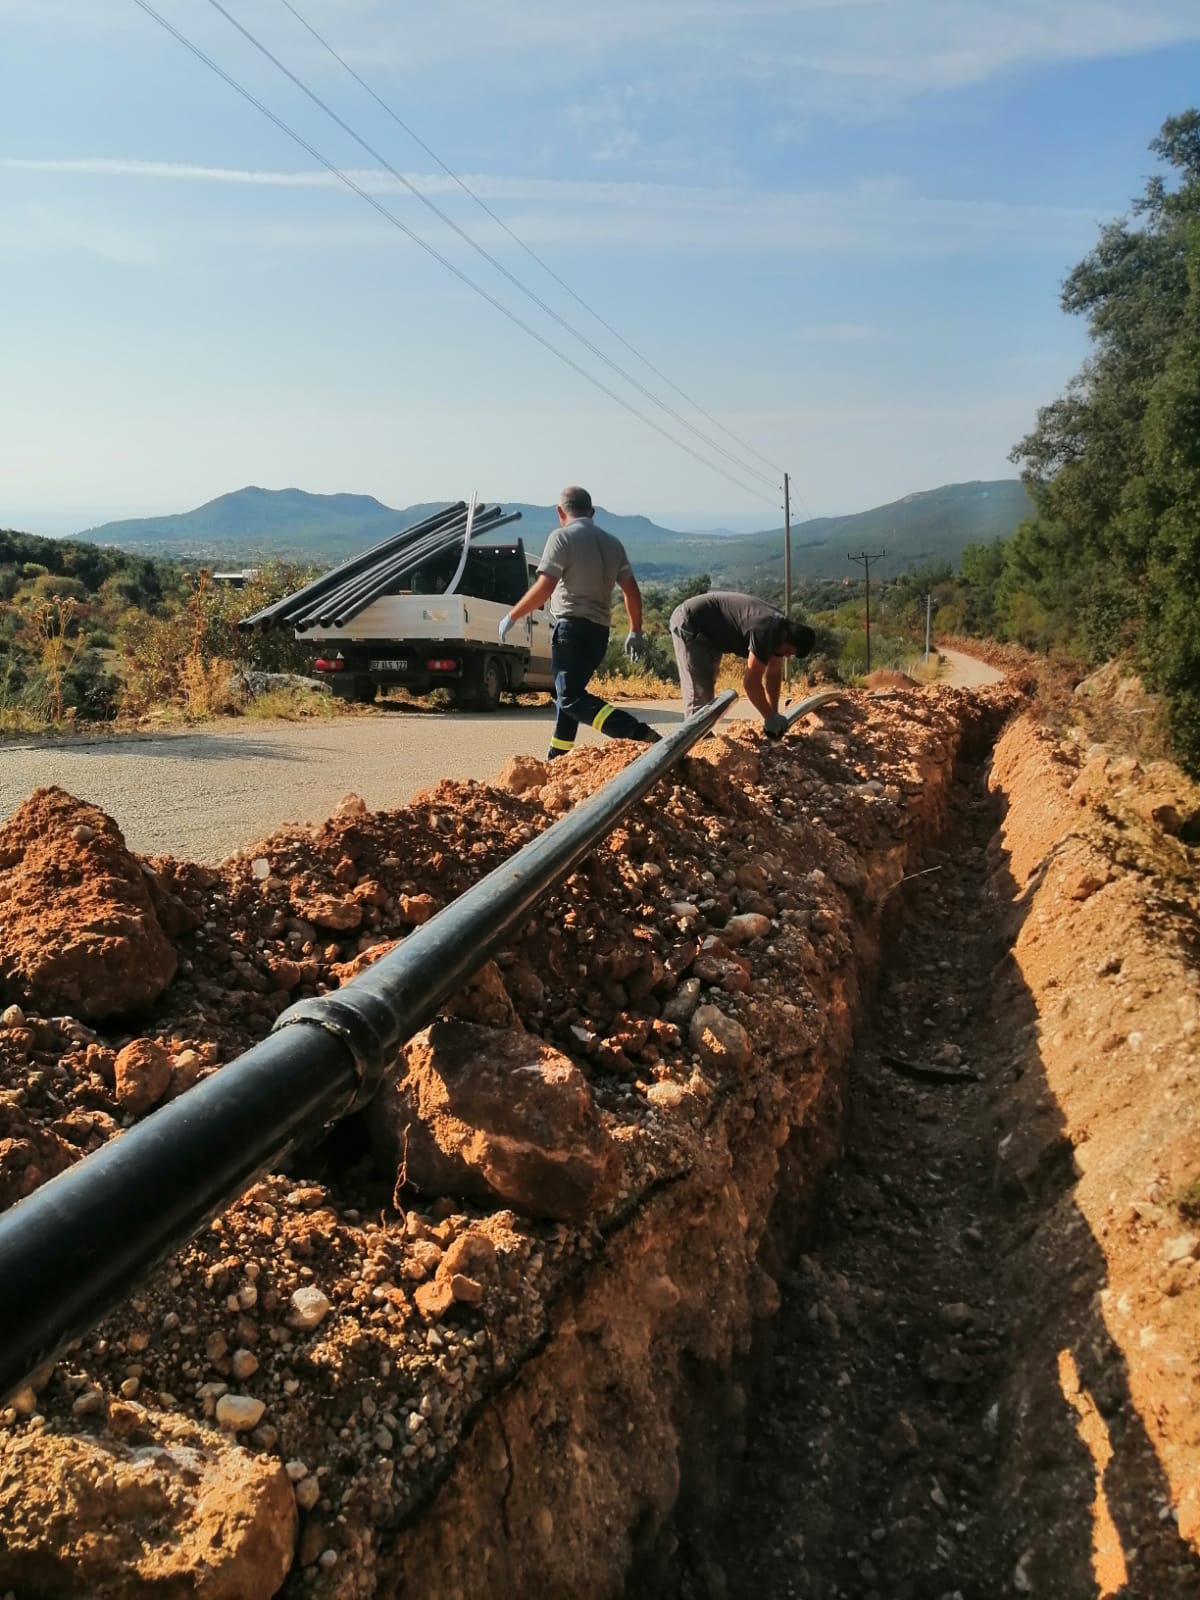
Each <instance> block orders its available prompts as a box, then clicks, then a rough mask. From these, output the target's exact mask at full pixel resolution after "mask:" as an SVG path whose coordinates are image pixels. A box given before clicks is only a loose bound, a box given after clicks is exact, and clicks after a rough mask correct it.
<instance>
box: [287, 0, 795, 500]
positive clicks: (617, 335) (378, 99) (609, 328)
mask: <svg viewBox="0 0 1200 1600" xmlns="http://www.w3.org/2000/svg"><path fill="white" fill-rule="evenodd" d="M279 3H280V4H281V5H282V6H284V7H285V8H286V9H287V10H288V11H290V12H291V14H292V16H293V17H295V19H296V21H297V22H298V23H299V24H300V26H301V27H302V28H306V29H307V30H308V32H309V33H310V34H312V36H313V38H314V39H315V40H316V41H317V43H318V44H319V45H321V46H323V48H324V49H326V50H328V52H329V54H330V55H331V56H332V57H333V59H334V60H335V61H336V62H337V63H338V65H339V66H341V67H343V68H344V69H345V70H346V71H347V72H348V73H349V74H350V76H351V77H352V78H353V79H354V81H355V83H357V84H358V85H359V86H360V87H361V88H362V89H364V90H365V91H366V93H367V94H369V95H370V96H371V99H372V100H374V102H375V104H376V105H377V106H379V107H380V109H381V110H383V111H385V112H386V113H387V115H388V116H389V117H391V119H392V121H393V122H394V123H395V124H396V126H397V127H399V128H403V130H404V132H405V133H406V134H407V135H408V136H409V138H410V139H411V140H412V141H413V143H414V144H416V145H419V146H420V148H421V149H422V150H424V152H425V154H426V155H427V156H428V157H429V159H430V160H431V161H434V162H436V163H437V165H438V166H439V167H441V169H442V171H443V172H444V173H445V174H446V176H447V177H448V178H450V179H451V180H452V181H453V182H454V183H456V184H457V185H458V187H459V188H460V189H461V190H462V192H463V193H464V194H465V195H467V196H468V197H469V198H470V199H472V200H474V202H475V204H476V205H477V206H479V208H480V209H481V210H482V211H483V212H484V213H485V214H486V215H487V216H489V217H490V218H491V220H492V221H493V222H494V223H495V224H496V226H497V227H498V228H502V229H503V230H504V232H505V233H506V234H507V235H508V237H509V238H510V239H511V240H512V241H513V243H514V244H515V245H517V246H519V248H520V249H522V250H524V252H525V254H526V255H527V256H528V257H529V258H530V260H531V261H535V262H536V263H537V265H538V266H539V267H541V269H542V271H543V272H544V273H546V275H547V276H548V277H550V278H553V279H554V281H555V283H556V284H558V286H559V288H560V289H562V290H563V291H564V292H565V293H566V294H569V295H570V297H571V299H572V300H574V301H575V303H576V305H580V306H582V307H583V309H584V310H585V311H586V312H587V313H588V315H589V316H591V317H594V318H595V320H596V321H597V322H598V323H599V324H600V326H601V327H602V328H603V329H604V330H605V332H607V333H611V334H612V336H613V338H614V339H616V340H617V342H618V343H619V344H623V345H624V346H625V348H626V350H628V351H629V352H630V354H631V355H635V356H636V357H637V358H638V360H639V361H640V362H641V363H642V365H643V366H644V367H646V368H648V370H649V371H651V372H652V373H653V374H654V376H655V377H656V378H660V379H661V380H662V382H663V383H665V384H666V385H667V387H668V389H673V390H674V391H675V393H676V394H677V395H678V396H679V398H680V399H681V400H686V401H687V403H688V405H690V406H691V407H692V408H693V410H695V411H698V412H699V413H700V415H701V416H702V417H706V418H707V419H708V421H709V422H711V423H712V425H713V427H714V428H719V429H720V430H721V432H722V433H723V434H725V436H726V437H727V438H729V439H732V440H733V442H734V443H735V444H738V445H740V446H741V447H742V449H743V450H748V451H749V452H750V454H751V455H752V456H756V457H757V458H758V460H759V461H761V462H762V463H763V465H764V466H767V467H770V468H771V470H772V472H774V473H775V474H776V476H781V475H782V472H783V469H782V468H781V467H777V466H776V465H775V463H774V462H773V461H771V460H770V459H769V458H768V457H767V456H764V455H763V454H762V452H761V451H759V450H756V449H755V448H754V446H753V445H752V444H750V443H748V442H747V441H746V440H745V439H743V438H741V437H740V436H739V435H738V434H736V433H734V431H733V430H732V428H727V427H726V426H725V424H724V423H723V422H721V421H720V420H719V419H718V418H717V417H714V416H713V415H712V413H711V412H710V411H706V410H705V409H704V407H703V406H702V405H701V404H700V402H699V401H698V400H693V399H692V397H691V396H690V395H689V394H687V393H686V392H685V391H684V390H683V389H681V388H680V387H679V385H678V384H677V383H673V382H672V381H671V379H670V378H669V377H668V376H667V374H666V373H665V372H663V371H662V370H661V369H660V368H659V367H656V366H655V365H654V363H653V361H651V360H650V359H649V357H648V356H645V355H643V354H642V352H641V351H640V350H639V349H638V348H637V346H636V345H634V344H631V343H630V342H629V340H628V339H626V338H625V336H624V334H622V333H621V332H620V331H619V330H618V329H617V328H614V327H613V325H612V323H611V322H606V321H605V319H604V318H603V317H602V316H601V315H600V313H599V312H598V311H597V310H596V308H595V306H593V305H589V304H588V302H587V301H586V300H585V299H584V298H583V296H582V295H581V294H577V293H576V291H575V290H574V289H572V287H571V285H570V284H569V283H568V282H567V281H566V280H565V279H564V278H562V277H560V276H559V274H558V273H557V272H555V270H554V268H553V267H552V266H551V265H550V263H549V262H548V261H545V260H543V258H542V257H541V256H540V255H538V253H537V251H536V250H534V249H533V248H532V246H531V245H528V244H526V242H525V240H524V239H522V238H521V236H520V234H519V233H517V232H515V230H514V229H512V228H510V227H509V225H508V223H507V222H505V220H504V218H503V217H502V216H500V215H499V213H498V212H496V211H493V209H492V208H491V206H489V205H488V203H487V201H486V200H485V199H484V198H483V197H482V195H478V194H476V192H475V190H474V189H472V188H471V186H470V184H469V183H467V182H466V180H465V179H464V178H461V177H459V175H458V173H457V172H455V171H454V169H453V168H452V167H450V166H448V165H447V164H446V162H444V161H443V160H442V158H441V156H439V155H438V153H437V151H436V150H433V149H431V148H430V146H429V145H428V144H426V142H425V140H424V139H422V138H421V136H420V134H419V133H417V132H416V130H415V129H413V128H410V127H409V125H408V123H407V122H405V120H404V118H403V117H401V116H400V115H399V113H398V112H396V111H395V110H393V108H392V107H391V106H390V105H389V104H388V103H387V101H386V100H384V99H383V98H382V96H380V95H378V94H377V93H376V92H375V90H374V89H373V88H372V87H371V85H370V84H369V83H368V82H367V80H366V79H365V78H364V77H362V75H361V74H360V73H358V72H356V71H355V70H354V68H353V67H352V66H351V65H350V63H349V62H348V61H347V60H346V58H345V57H344V56H342V55H340V54H339V53H338V51H336V50H335V49H334V47H333V46H332V45H331V44H330V43H329V41H328V39H326V38H325V37H324V35H323V34H320V33H318V32H317V30H316V28H314V27H313V25H312V23H311V22H309V21H308V19H307V18H306V17H302V16H301V15H300V13H299V11H297V10H296V7H295V6H294V5H292V3H291V0H279ZM631 381H632V380H631Z"/></svg>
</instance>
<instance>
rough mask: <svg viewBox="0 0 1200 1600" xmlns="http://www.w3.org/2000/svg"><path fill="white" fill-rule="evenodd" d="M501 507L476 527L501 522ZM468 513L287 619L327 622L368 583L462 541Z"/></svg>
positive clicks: (390, 554) (389, 554)
mask: <svg viewBox="0 0 1200 1600" xmlns="http://www.w3.org/2000/svg"><path fill="white" fill-rule="evenodd" d="M499 515H500V508H499V507H497V508H496V509H495V511H493V512H489V513H487V514H486V516H484V517H478V516H477V517H476V519H475V528H476V530H477V531H478V532H479V533H486V532H488V531H489V530H490V529H491V528H492V527H493V526H498V525H499V522H498V518H499ZM512 515H513V517H519V516H520V512H519V511H518V512H513V513H512ZM466 527H467V518H466V513H465V512H464V513H462V514H461V515H459V516H456V517H455V518H454V520H453V521H451V522H447V523H445V524H443V525H442V526H441V527H439V528H435V529H434V530H433V531H432V532H430V533H426V534H424V535H423V536H422V537H421V538H420V539H418V540H416V541H413V542H409V543H406V544H405V545H403V546H397V547H396V548H395V549H394V550H391V551H388V552H386V553H384V554H381V555H380V556H379V557H378V558H377V559H376V560H375V561H373V562H371V564H370V565H369V566H366V567H363V568H362V570H361V571H359V572H357V573H353V574H351V575H350V576H349V577H348V578H346V580H345V581H344V582H343V583H340V584H338V585H336V586H335V587H333V588H331V589H327V590H325V591H323V592H322V594H321V595H320V596H318V597H317V598H316V599H315V600H311V601H307V602H305V604H304V605H303V606H297V607H296V608H295V609H292V610H289V611H288V612H287V614H286V615H287V619H288V620H289V621H291V622H293V623H295V624H296V626H297V627H300V626H308V627H311V626H312V624H313V623H314V622H316V621H319V622H322V623H327V622H328V621H329V620H330V618H331V617H332V616H334V615H336V613H337V611H338V608H339V607H340V606H341V605H342V603H343V602H344V601H345V600H346V599H347V598H348V597H353V596H356V595H357V594H358V593H359V592H361V591H362V590H363V589H364V588H365V587H367V586H369V585H371V584H373V583H377V582H378V581H379V580H380V578H381V577H383V578H384V582H385V583H387V582H391V581H392V580H393V578H394V577H396V576H398V575H399V574H400V573H401V572H403V571H404V570H405V568H406V567H407V566H410V565H411V566H418V565H420V563H421V562H422V561H427V560H429V559H430V558H431V557H432V556H435V555H437V554H439V553H440V552H441V551H442V550H448V549H452V548H453V547H454V546H455V545H457V544H461V543H462V537H463V534H464V533H465V532H466Z"/></svg>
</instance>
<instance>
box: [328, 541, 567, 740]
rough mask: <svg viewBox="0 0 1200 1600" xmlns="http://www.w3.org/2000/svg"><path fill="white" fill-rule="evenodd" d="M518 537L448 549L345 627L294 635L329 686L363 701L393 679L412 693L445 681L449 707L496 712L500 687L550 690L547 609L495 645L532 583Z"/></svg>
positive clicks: (531, 566)
mask: <svg viewBox="0 0 1200 1600" xmlns="http://www.w3.org/2000/svg"><path fill="white" fill-rule="evenodd" d="M535 572H536V568H535V566H534V564H533V563H532V562H530V561H529V559H528V557H527V556H526V554H525V545H524V542H523V541H522V540H520V539H518V540H517V541H516V542H515V543H514V544H502V545H498V544H497V545H483V544H473V545H471V546H470V548H469V549H468V550H467V552H466V556H465V559H464V558H463V554H462V550H461V548H453V547H452V548H448V549H443V550H441V551H440V552H438V553H436V554H434V555H432V556H430V558H429V559H428V560H427V561H424V562H423V563H422V564H421V565H420V566H419V567H417V568H416V569H415V570H410V571H408V572H406V573H405V574H404V576H403V579H402V584H403V587H399V588H397V589H396V590H395V591H394V592H390V593H387V594H383V595H380V596H379V597H378V598H377V599H374V600H372V601H371V602H370V604H369V605H367V606H365V607H364V608H363V609H362V610H361V611H359V612H358V614H357V615H356V616H354V617H353V618H352V619H351V620H350V621H348V622H347V623H345V625H343V626H338V625H336V624H334V623H322V622H320V621H316V622H310V623H308V625H306V626H305V628H304V629H303V631H302V632H301V631H300V630H299V629H297V637H298V638H302V639H305V640H309V641H311V642H312V643H313V644H314V645H315V646H316V647H317V649H318V651H319V654H318V656H317V659H316V662H315V663H314V665H315V669H316V671H317V672H318V673H320V674H321V675H322V676H323V677H325V679H326V681H327V682H328V684H329V686H330V688H331V689H332V690H333V692H334V694H336V695H340V696H342V697H343V698H344V699H347V700H358V701H362V702H365V703H369V702H370V701H372V700H374V699H375V697H376V695H377V694H378V692H379V690H380V689H381V688H386V687H387V686H388V685H390V684H396V685H398V686H400V687H402V688H404V689H407V690H409V691H410V693H413V694H428V693H430V692H431V691H432V690H434V689H448V690H449V691H450V693H451V696H452V697H453V700H454V703H455V704H456V705H462V706H469V707H472V708H474V709H476V710H479V711H494V710H495V709H496V707H497V706H498V705H499V703H500V697H501V695H503V694H505V693H506V692H515V691H517V690H519V689H521V690H525V689H537V690H553V687H554V679H553V675H552V674H551V671H550V630H551V628H552V626H553V619H552V618H551V616H550V614H549V612H548V611H546V610H544V609H543V610H538V611H536V612H534V614H533V615H532V616H531V617H527V618H526V619H525V620H523V621H521V622H518V623H517V624H516V626H515V627H514V628H513V629H512V631H511V632H510V633H509V635H508V638H507V640H506V641H505V643H504V644H501V643H500V642H499V640H498V638H497V628H498V626H499V623H500V619H501V617H503V616H504V614H505V612H506V611H507V610H508V609H509V607H510V606H512V605H514V604H515V603H516V602H517V601H518V600H519V599H520V598H521V596H522V595H523V594H524V593H525V591H526V589H528V587H529V585H530V583H531V582H532V581H533V577H534V575H535Z"/></svg>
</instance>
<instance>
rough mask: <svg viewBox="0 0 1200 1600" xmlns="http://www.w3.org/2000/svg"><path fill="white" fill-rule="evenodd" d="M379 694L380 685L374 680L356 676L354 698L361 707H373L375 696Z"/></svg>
mask: <svg viewBox="0 0 1200 1600" xmlns="http://www.w3.org/2000/svg"><path fill="white" fill-rule="evenodd" d="M378 693H379V685H378V684H377V683H376V682H375V680H374V679H373V678H364V677H360V676H356V677H355V679H354V694H353V696H352V698H353V699H354V700H355V701H356V702H357V704H359V705H360V706H373V705H374V704H375V696H376V695H377V694H378Z"/></svg>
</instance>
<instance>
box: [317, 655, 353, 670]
mask: <svg viewBox="0 0 1200 1600" xmlns="http://www.w3.org/2000/svg"><path fill="white" fill-rule="evenodd" d="M313 669H314V671H316V672H345V670H346V663H345V662H344V661H343V660H342V658H341V656H336V657H335V658H334V659H333V660H332V661H326V660H325V659H324V657H323V656H321V657H318V658H317V660H316V661H314V662H313Z"/></svg>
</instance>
